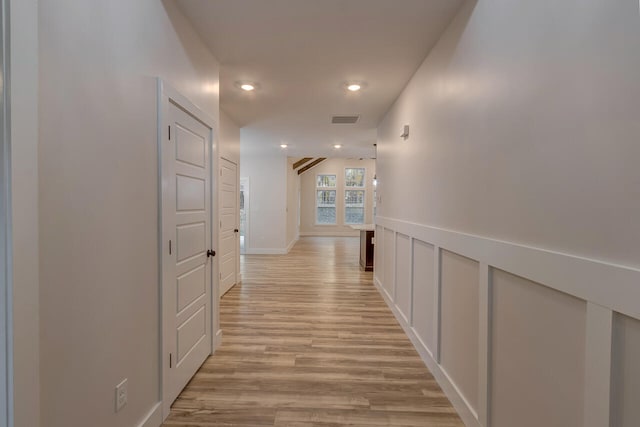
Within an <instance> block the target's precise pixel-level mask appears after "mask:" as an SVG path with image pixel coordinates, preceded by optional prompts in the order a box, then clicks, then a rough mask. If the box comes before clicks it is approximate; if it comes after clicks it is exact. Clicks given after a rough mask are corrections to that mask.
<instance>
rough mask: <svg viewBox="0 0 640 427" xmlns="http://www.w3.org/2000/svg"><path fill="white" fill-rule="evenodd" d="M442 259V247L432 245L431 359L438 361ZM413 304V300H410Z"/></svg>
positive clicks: (439, 360) (439, 359)
mask: <svg viewBox="0 0 640 427" xmlns="http://www.w3.org/2000/svg"><path fill="white" fill-rule="evenodd" d="M441 261H442V249H441V248H440V246H438V245H433V276H434V277H433V284H434V286H433V293H434V295H433V300H434V304H433V337H434V340H433V342H434V344H433V345H434V349H433V359H434V360H435V361H436V362H438V363H440V362H441V358H440V313H441V311H442V298H441V297H440V296H441V294H442V292H441V290H442V281H441V280H440V263H441ZM411 303H412V304H413V301H411Z"/></svg>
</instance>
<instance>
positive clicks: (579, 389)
mask: <svg viewBox="0 0 640 427" xmlns="http://www.w3.org/2000/svg"><path fill="white" fill-rule="evenodd" d="M374 282H375V285H376V287H377V288H378V290H379V291H380V292H381V294H382V296H383V297H384V299H385V301H386V302H387V304H388V305H389V306H390V308H391V309H392V311H393V313H394V315H395V316H396V318H397V319H398V321H399V322H400V324H401V326H402V327H403V329H404V330H405V331H406V332H407V335H408V336H409V338H410V339H411V341H412V342H413V344H414V345H415V347H416V349H417V351H418V353H419V354H420V356H421V357H422V359H423V360H424V362H425V364H426V365H427V366H428V367H429V369H430V370H431V372H432V373H433V375H434V377H435V378H436V380H437V381H438V382H439V383H440V385H441V386H442V389H443V390H444V391H445V393H447V396H448V397H449V399H450V400H451V402H452V403H453V405H454V407H455V408H456V410H457V411H458V413H459V414H460V416H461V418H462V419H463V421H464V422H465V424H466V425H467V426H470V427H471V426H472V427H505V426H508V427H512V426H518V427H529V426H545V427H555V426H558V427H573V426H576V427H577V426H581V427H592V426H603V427H607V426H608V427H632V426H633V427H637V426H639V425H640V405H639V404H638V396H640V364H639V363H638V360H640V320H638V319H640V269H639V268H637V266H634V267H631V266H622V265H615V264H611V263H608V262H605V261H599V260H593V259H586V258H582V257H579V256H573V255H570V254H564V253H558V252H552V251H549V250H544V249H540V248H534V247H528V246H524V245H519V244H515V243H510V242H504V241H498V240H493V239H489V238H485V237H481V236H474V235H469V234H464V233H458V232H455V231H451V230H444V229H439V228H435V227H430V226H427V225H422V224H415V223H410V222H406V221H399V220H395V219H392V218H386V217H380V216H378V217H376V251H375V269H374ZM609 395H610V396H611V399H610V400H611V404H610V405H609V404H608V403H607V402H605V400H608V399H607V396H609ZM607 420H610V421H609V422H607Z"/></svg>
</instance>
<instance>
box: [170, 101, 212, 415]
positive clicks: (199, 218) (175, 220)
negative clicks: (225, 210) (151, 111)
mask: <svg viewBox="0 0 640 427" xmlns="http://www.w3.org/2000/svg"><path fill="white" fill-rule="evenodd" d="M167 115H168V122H169V127H168V129H167V131H168V138H167V139H166V140H164V141H163V147H162V154H163V161H162V169H163V170H162V186H163V190H162V194H163V197H162V215H163V218H162V223H163V234H162V235H163V240H164V242H163V245H162V248H163V249H162V250H163V258H162V259H163V262H162V269H163V277H162V296H163V300H162V306H163V351H165V352H166V353H165V355H168V363H163V365H164V366H163V403H164V405H166V406H165V408H164V409H165V411H167V410H168V406H169V405H170V404H171V403H173V401H174V400H175V399H176V397H177V396H178V394H180V392H181V391H182V389H183V388H184V386H185V385H186V384H187V382H188V381H189V380H190V379H191V378H192V377H193V375H194V374H195V373H196V371H197V370H198V368H199V367H200V366H201V365H202V363H203V362H204V361H205V359H206V358H207V356H208V355H209V354H210V353H211V348H212V347H211V340H212V332H211V292H212V276H211V271H212V262H211V258H210V257H209V255H213V253H210V252H209V249H210V248H211V247H212V246H211V243H212V238H211V199H210V194H211V172H210V168H211V159H210V152H209V150H210V147H211V138H212V137H211V135H212V132H211V129H210V128H209V127H207V126H205V125H204V124H203V123H201V122H200V121H198V120H197V119H196V118H195V117H193V116H192V115H190V114H189V113H187V112H186V111H185V110H183V109H182V108H180V107H179V106H177V105H175V104H174V103H173V102H170V104H169V110H168V112H167Z"/></svg>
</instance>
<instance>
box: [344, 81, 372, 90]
mask: <svg viewBox="0 0 640 427" xmlns="http://www.w3.org/2000/svg"><path fill="white" fill-rule="evenodd" d="M342 87H343V88H345V89H346V90H348V91H349V92H360V91H361V90H363V89H364V88H366V87H367V83H366V82H363V81H353V80H352V81H346V82H344V83H343V84H342Z"/></svg>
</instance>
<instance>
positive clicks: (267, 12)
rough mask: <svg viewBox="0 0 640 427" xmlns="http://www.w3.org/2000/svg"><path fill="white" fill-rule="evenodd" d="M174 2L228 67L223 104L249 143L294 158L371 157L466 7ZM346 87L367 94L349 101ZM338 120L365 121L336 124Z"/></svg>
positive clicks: (324, 1)
mask: <svg viewBox="0 0 640 427" xmlns="http://www.w3.org/2000/svg"><path fill="white" fill-rule="evenodd" d="M176 1H177V3H178V5H179V7H180V8H181V10H182V11H183V13H184V14H185V16H186V17H187V18H188V19H189V20H190V21H191V22H192V24H193V26H194V28H195V29H196V31H197V32H198V33H199V34H200V36H201V37H202V39H203V40H204V41H205V43H206V44H207V45H208V47H209V49H210V50H211V52H212V53H213V55H214V56H215V57H216V58H217V59H218V60H219V61H220V63H221V71H220V105H221V108H222V110H224V111H225V112H226V113H227V115H228V116H229V117H231V118H232V119H233V120H234V121H235V122H236V123H237V124H238V125H239V126H240V127H242V128H243V142H244V140H245V138H251V139H254V141H252V142H253V143H254V144H255V143H259V144H261V145H263V146H264V148H271V147H273V149H280V148H279V145H280V144H282V143H285V144H288V148H287V153H288V154H289V155H290V156H292V157H296V156H297V157H301V156H324V157H372V156H373V153H374V151H373V143H375V140H376V127H377V124H378V122H379V120H380V119H381V118H382V117H383V116H384V113H385V112H386V111H387V110H388V109H389V108H390V107H391V105H392V103H393V102H394V101H395V99H396V98H397V97H398V95H399V94H400V92H401V91H402V89H403V88H404V86H405V85H406V83H407V82H408V80H409V79H410V78H411V76H412V75H413V73H414V72H415V71H416V70H417V68H418V67H419V65H420V64H421V63H422V61H423V60H424V58H425V57H426V55H427V54H428V52H429V50H430V49H431V47H432V46H433V45H434V44H435V42H436V41H437V39H438V37H439V36H440V34H441V33H442V32H443V31H444V29H445V28H446V26H447V25H448V23H449V22H450V21H451V19H452V18H453V16H454V15H455V13H456V12H457V10H458V8H459V7H460V5H461V4H462V1H463V0H176ZM238 81H251V82H256V83H258V84H259V85H260V87H259V89H257V90H255V91H253V92H244V91H242V90H240V89H239V88H237V87H236V82H238ZM349 81H358V82H364V83H365V84H366V87H365V88H364V89H363V90H361V91H360V92H358V93H351V92H349V91H347V90H346V89H345V87H344V83H345V82H349ZM332 115H360V119H359V121H358V122H357V123H356V124H351V125H345V124H342V125H334V124H331V116H332ZM398 132H399V133H398V135H400V133H401V129H399V130H398ZM334 144H342V148H341V149H340V150H335V149H334V148H333V145H334ZM338 151H339V153H338Z"/></svg>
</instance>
